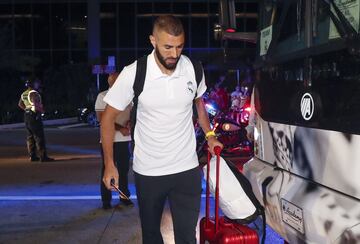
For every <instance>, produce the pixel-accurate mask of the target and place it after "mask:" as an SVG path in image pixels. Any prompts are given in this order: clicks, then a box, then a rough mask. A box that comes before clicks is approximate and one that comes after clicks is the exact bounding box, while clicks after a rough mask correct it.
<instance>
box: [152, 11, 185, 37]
mask: <svg viewBox="0 0 360 244" xmlns="http://www.w3.org/2000/svg"><path fill="white" fill-rule="evenodd" d="M156 30H163V31H165V32H166V33H168V34H170V35H173V36H179V35H181V34H183V33H184V28H183V25H182V23H181V20H180V19H179V18H177V17H175V16H173V15H161V16H159V17H157V18H156V19H155V21H154V25H153V33H154V32H155V31H156Z"/></svg>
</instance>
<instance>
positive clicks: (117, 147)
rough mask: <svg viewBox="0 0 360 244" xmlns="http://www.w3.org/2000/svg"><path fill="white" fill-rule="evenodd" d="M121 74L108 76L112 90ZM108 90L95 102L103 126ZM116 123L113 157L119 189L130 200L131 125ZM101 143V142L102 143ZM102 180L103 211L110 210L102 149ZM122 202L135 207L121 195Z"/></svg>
mask: <svg viewBox="0 0 360 244" xmlns="http://www.w3.org/2000/svg"><path fill="white" fill-rule="evenodd" d="M118 75H119V73H117V72H115V73H112V74H109V76H108V80H107V81H108V84H109V88H111V87H112V86H113V84H114V82H115V81H116V78H117V77H118ZM107 92H108V90H106V91H103V92H100V93H99V94H98V96H97V98H96V102H95V111H96V117H97V119H98V121H99V122H100V124H101V120H102V115H103V112H104V110H105V107H106V103H105V102H104V97H105V95H106V94H107ZM116 122H117V121H115V123H114V125H113V126H114V128H115V135H114V138H113V155H114V156H113V157H114V162H115V163H116V168H117V169H118V172H119V175H120V177H119V180H118V185H119V189H120V190H121V191H122V192H123V193H124V194H125V195H126V196H127V197H128V198H129V197H130V191H129V188H128V172H129V164H130V162H129V161H130V151H129V142H130V141H131V136H130V127H129V123H126V122H125V124H124V125H120V124H119V123H116ZM100 143H101V141H100ZM101 158H102V163H101V179H100V192H101V200H102V207H103V209H110V208H111V207H112V206H111V200H112V193H111V190H109V189H107V188H106V186H105V184H104V182H103V181H102V178H103V176H104V169H105V164H104V153H103V150H102V147H101ZM119 198H120V202H121V203H123V204H124V205H126V206H131V205H133V202H132V201H131V200H130V199H126V198H124V197H122V196H120V195H119Z"/></svg>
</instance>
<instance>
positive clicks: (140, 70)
mask: <svg viewBox="0 0 360 244" xmlns="http://www.w3.org/2000/svg"><path fill="white" fill-rule="evenodd" d="M146 65H147V55H145V56H143V57H141V58H139V59H138V60H137V63H136V75H135V80H134V84H133V90H134V98H133V107H132V109H131V114H130V122H131V138H132V140H133V146H134V145H135V141H134V131H135V124H136V112H137V106H138V101H139V96H140V94H141V92H142V91H143V89H144V84H145V78H146Z"/></svg>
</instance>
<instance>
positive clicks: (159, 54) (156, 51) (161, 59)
mask: <svg viewBox="0 0 360 244" xmlns="http://www.w3.org/2000/svg"><path fill="white" fill-rule="evenodd" d="M155 54H156V57H157V58H158V60H159V62H160V63H161V65H162V66H164V67H165V68H166V69H168V70H174V69H175V68H176V65H177V63H178V61H179V58H180V57H177V58H164V57H163V56H162V55H161V53H160V52H159V49H158V48H157V47H156V48H155ZM168 59H172V60H174V59H175V60H176V61H175V62H174V63H170V64H168V63H166V60H168Z"/></svg>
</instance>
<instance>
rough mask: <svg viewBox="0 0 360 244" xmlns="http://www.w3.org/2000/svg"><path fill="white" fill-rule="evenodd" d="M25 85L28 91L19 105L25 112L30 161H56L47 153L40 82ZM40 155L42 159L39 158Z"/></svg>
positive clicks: (29, 82)
mask: <svg viewBox="0 0 360 244" xmlns="http://www.w3.org/2000/svg"><path fill="white" fill-rule="evenodd" d="M25 85H26V87H27V89H26V91H24V92H23V93H22V94H21V97H20V100H19V103H18V105H19V107H20V108H21V109H23V110H24V112H25V113H24V121H25V127H26V130H27V141H26V142H27V148H28V152H29V155H30V161H32V162H34V161H39V160H40V161H41V162H48V161H54V159H53V158H49V157H48V156H47V153H46V147H45V137H44V128H43V123H42V120H41V113H43V112H44V108H43V105H42V102H41V95H40V93H39V92H38V90H39V88H40V80H38V79H35V80H33V81H27V82H26V84H25ZM37 153H38V154H37ZM38 155H39V156H40V157H38Z"/></svg>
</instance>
